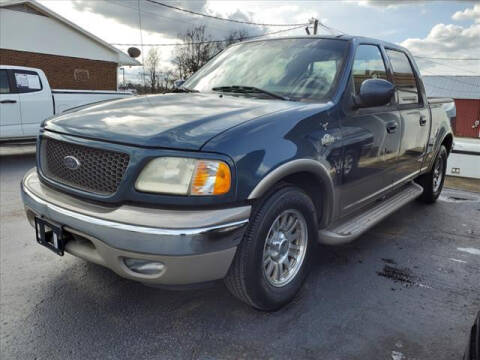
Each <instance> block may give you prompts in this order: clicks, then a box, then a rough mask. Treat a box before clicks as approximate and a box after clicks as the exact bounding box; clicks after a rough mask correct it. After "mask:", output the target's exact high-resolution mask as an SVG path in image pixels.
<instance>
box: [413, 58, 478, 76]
mask: <svg viewBox="0 0 480 360" xmlns="http://www.w3.org/2000/svg"><path fill="white" fill-rule="evenodd" d="M422 60H423V61H426V62H429V63H431V64H435V65H438V66H443V67H444V68H448V69H457V70H460V71H463V72H467V73H470V74H473V75H477V76H480V74H478V73H476V72H473V71H470V70H466V69H464V68H459V67H456V66H453V65H446V64H443V63H439V62H437V61H434V60H427V59H422Z"/></svg>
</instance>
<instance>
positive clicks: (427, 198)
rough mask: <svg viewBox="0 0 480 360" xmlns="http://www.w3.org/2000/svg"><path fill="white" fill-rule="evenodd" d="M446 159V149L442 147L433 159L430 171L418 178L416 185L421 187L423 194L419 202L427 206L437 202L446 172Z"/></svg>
mask: <svg viewBox="0 0 480 360" xmlns="http://www.w3.org/2000/svg"><path fill="white" fill-rule="evenodd" d="M447 157H448V152H447V149H446V148H445V146H443V145H442V146H441V147H440V151H439V152H438V154H437V157H436V158H435V162H434V163H433V167H432V170H431V171H430V172H429V173H427V174H424V175H422V176H420V177H419V179H418V183H419V184H420V185H421V186H422V187H423V194H422V196H421V197H420V200H422V201H423V202H425V203H427V204H431V203H434V202H435V201H437V199H438V197H439V196H440V193H441V192H442V189H443V184H444V182H445V173H446V170H447Z"/></svg>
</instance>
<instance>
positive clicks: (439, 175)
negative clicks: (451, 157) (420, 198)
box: [433, 156, 443, 193]
mask: <svg viewBox="0 0 480 360" xmlns="http://www.w3.org/2000/svg"><path fill="white" fill-rule="evenodd" d="M442 180H443V159H442V157H441V156H439V157H438V158H437V161H436V162H435V165H434V167H433V192H434V193H437V192H438V190H439V189H440V186H442Z"/></svg>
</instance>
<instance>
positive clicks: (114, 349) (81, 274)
mask: <svg viewBox="0 0 480 360" xmlns="http://www.w3.org/2000/svg"><path fill="white" fill-rule="evenodd" d="M33 166H34V156H33V154H31V153H29V152H28V151H20V152H17V153H16V155H8V154H7V155H5V153H4V154H3V156H1V157H0V201H1V203H0V260H1V266H0V272H1V273H0V306H1V319H0V321H1V322H0V325H1V331H0V358H1V359H46V360H50V359H171V358H181V359H185V358H188V359H190V358H191V359H242V358H243V359H256V358H262V359H264V358H271V359H292V358H296V359H300V358H306V359H326V360H336V359H338V360H340V359H341V360H344V359H347V360H348V359H359V360H365V359H368V360H375V359H382V360H383V359H392V360H407V359H417V360H420V359H421V360H424V359H432V360H443V359H445V360H447V359H448V360H452V359H461V358H462V354H463V351H464V348H465V345H466V339H467V333H468V331H469V329H470V327H471V325H472V323H473V320H474V317H475V314H476V312H477V311H478V310H479V309H480V289H479V284H480V250H479V249H480V221H479V219H480V194H475V193H472V192H464V191H458V190H448V189H447V190H444V192H443V194H442V198H441V199H440V200H439V201H438V202H437V203H436V204H435V205H433V206H425V205H422V204H420V203H416V202H414V203H412V204H410V205H407V206H406V207H405V208H403V209H401V210H400V211H398V212H396V213H395V214H394V215H392V216H391V217H390V218H388V219H387V220H385V221H384V222H382V223H381V224H380V225H378V226H376V227H375V228H374V229H372V230H371V231H369V232H368V233H366V234H365V235H364V236H362V237H361V238H360V239H358V240H357V241H355V242H354V243H352V244H350V245H347V246H341V247H324V248H322V249H321V252H320V254H319V256H318V261H317V263H316V266H315V267H314V269H313V271H312V273H311V274H310V276H309V278H308V279H307V281H306V283H305V285H304V287H303V290H302V291H301V293H300V294H299V296H298V297H297V298H296V299H295V301H294V302H293V303H292V304H290V305H288V306H287V307H285V308H284V309H282V310H280V311H278V312H275V313H270V314H269V313H262V312H258V311H255V310H252V309H251V308H249V307H248V306H246V305H244V304H242V303H240V302H238V301H237V300H235V299H234V298H233V297H232V296H231V295H230V294H229V293H228V292H227V290H226V288H225V287H224V286H223V284H222V283H221V282H220V283H217V284H213V285H212V286H211V287H209V288H206V289H201V290H195V291H193V290H192V291H166V290H160V289H154V288H148V287H145V286H143V285H141V284H137V283H135V282H132V281H128V280H124V279H121V278H119V277H118V276H117V275H115V274H114V273H112V272H111V271H109V270H107V269H104V268H102V267H100V266H96V265H93V264H89V263H86V262H84V261H82V260H79V259H76V258H74V257H72V256H70V255H66V256H64V257H58V256H57V255H55V254H53V253H52V252H50V251H48V250H47V249H44V248H42V247H40V246H39V245H37V244H36V243H35V240H34V233H33V229H32V228H31V227H30V225H29V224H28V223H27V221H26V219H25V217H24V213H23V207H22V203H21V200H20V195H19V182H20V180H21V178H22V176H23V174H24V173H25V172H26V171H27V169H29V168H31V167H33Z"/></svg>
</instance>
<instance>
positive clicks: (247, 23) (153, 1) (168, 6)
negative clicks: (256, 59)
mask: <svg viewBox="0 0 480 360" xmlns="http://www.w3.org/2000/svg"><path fill="white" fill-rule="evenodd" d="M146 1H148V2H149V3H152V4H156V5H159V6H163V7H166V8H169V9H173V10H177V11H183V12H186V13H189V14H192V15H198V16H203V17H207V18H210V19H215V20H222V21H229V22H234V23H237V24H246V25H257V26H305V25H307V24H306V23H304V24H265V23H255V22H250V21H242V20H235V19H227V18H223V17H220V16H215V15H209V14H204V13H200V12H196V11H192V10H188V9H183V8H180V7H177V6H173V5H168V4H165V3H162V2H159V1H155V0H146Z"/></svg>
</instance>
